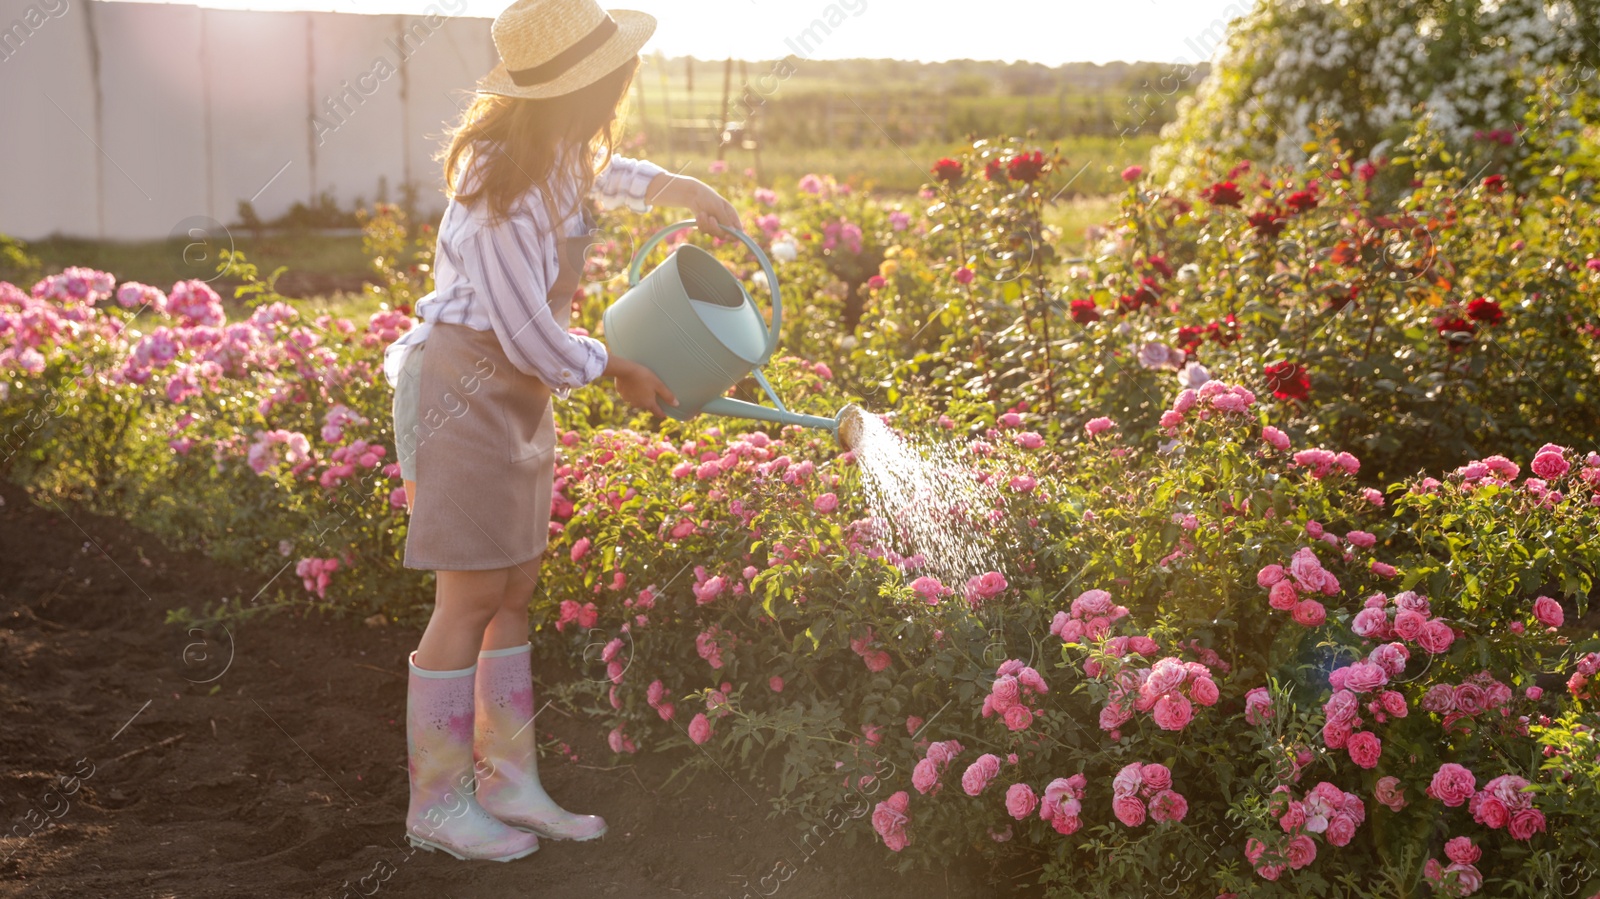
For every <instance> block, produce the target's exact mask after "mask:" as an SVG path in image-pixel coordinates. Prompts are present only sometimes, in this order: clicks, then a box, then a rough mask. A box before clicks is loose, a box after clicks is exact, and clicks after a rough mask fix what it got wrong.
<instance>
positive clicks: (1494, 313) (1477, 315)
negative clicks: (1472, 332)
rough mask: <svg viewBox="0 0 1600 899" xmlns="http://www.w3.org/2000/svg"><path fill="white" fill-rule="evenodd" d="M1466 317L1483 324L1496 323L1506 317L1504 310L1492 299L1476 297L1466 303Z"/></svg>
mask: <svg viewBox="0 0 1600 899" xmlns="http://www.w3.org/2000/svg"><path fill="white" fill-rule="evenodd" d="M1467 317H1468V318H1470V319H1473V320H1475V321H1480V322H1484V323H1485V324H1490V325H1498V324H1500V322H1501V321H1502V320H1503V319H1504V318H1505V317H1506V312H1505V310H1504V309H1501V308H1500V304H1499V303H1496V302H1495V301H1494V300H1491V299H1489V298H1488V297H1478V298H1477V299H1476V300H1473V301H1472V302H1470V303H1468V304H1467Z"/></svg>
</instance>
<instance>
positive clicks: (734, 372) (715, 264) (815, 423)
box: [603, 220, 860, 448]
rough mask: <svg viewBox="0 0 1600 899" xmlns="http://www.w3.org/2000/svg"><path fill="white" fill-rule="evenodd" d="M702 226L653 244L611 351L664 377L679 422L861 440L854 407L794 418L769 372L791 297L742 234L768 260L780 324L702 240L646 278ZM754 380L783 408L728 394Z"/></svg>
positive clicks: (669, 410) (608, 329) (611, 336)
mask: <svg viewBox="0 0 1600 899" xmlns="http://www.w3.org/2000/svg"><path fill="white" fill-rule="evenodd" d="M693 224H695V223H694V221H692V220H690V221H682V222H677V223H676V224H672V225H668V226H667V227H666V228H663V229H662V230H661V231H658V232H657V233H656V234H655V235H654V236H653V237H651V238H650V239H649V240H647V241H645V243H644V245H643V246H641V247H640V248H639V252H638V253H637V254H635V256H634V259H633V265H632V266H631V268H630V269H629V272H628V284H629V288H628V291H627V293H624V294H623V295H622V296H621V297H619V298H618V299H617V301H616V302H615V303H612V304H611V306H610V307H609V308H607V309H606V311H605V315H604V318H603V321H604V326H605V334H606V339H607V344H608V349H609V350H610V352H612V353H613V354H615V355H617V356H619V357H621V358H623V359H627V360H628V361H630V362H636V363H638V364H640V365H643V366H644V367H646V368H648V369H650V370H651V371H653V372H655V373H656V375H657V376H658V377H660V378H661V381H662V383H664V384H665V385H666V386H667V388H668V389H669V390H670V391H671V392H672V394H673V395H674V397H675V398H676V399H677V403H676V404H675V405H672V406H663V411H664V412H666V414H667V415H669V416H670V417H672V418H676V419H679V420H682V419H687V418H692V417H694V416H695V415H698V414H700V413H701V412H709V413H711V414H712V415H728V416H733V417H737V418H749V419H755V420H757V421H771V422H777V423H779V424H792V425H801V426H804V427H809V428H821V429H823V430H826V431H830V432H832V433H833V434H834V435H835V437H836V438H838V439H839V440H840V442H841V443H843V444H844V445H845V447H846V448H848V447H849V446H850V445H851V444H850V440H851V437H852V435H859V433H860V429H859V416H860V410H859V409H858V408H857V407H855V406H853V405H851V406H846V407H844V408H843V409H841V410H840V411H839V413H838V415H836V416H835V417H834V418H823V417H821V416H816V415H803V414H800V413H797V412H790V411H789V410H788V409H787V408H786V407H785V406H784V405H783V401H782V400H780V399H778V395H777V394H776V393H775V392H774V391H773V389H772V385H771V384H769V383H767V379H766V376H765V375H763V374H762V373H761V368H760V367H761V366H762V365H764V364H766V362H767V360H768V359H769V358H771V356H772V353H773V351H774V350H776V349H777V347H778V334H779V328H780V326H781V323H782V321H783V301H782V297H781V294H780V291H779V289H778V276H777V274H776V273H775V272H774V271H773V270H772V263H771V262H770V261H769V260H768V259H767V257H766V254H764V253H762V252H761V247H760V246H759V245H757V244H756V242H755V241H753V240H751V239H750V237H749V236H748V235H746V234H745V233H744V232H743V231H740V230H738V229H737V228H732V227H728V228H726V229H725V230H726V231H727V232H728V233H730V234H732V235H733V236H734V237H737V238H738V239H739V240H740V241H741V242H742V243H744V245H745V246H746V247H749V248H750V251H751V252H752V253H754V254H755V256H756V259H757V260H758V261H759V262H760V263H761V270H762V273H763V274H764V275H765V278H766V284H767V287H768V289H769V290H770V291H771V292H772V324H771V325H768V324H767V323H766V322H765V321H764V320H763V319H762V317H761V311H760V309H758V308H757V307H756V304H755V300H753V299H752V298H751V297H750V294H749V293H748V292H746V291H745V289H744V285H742V284H740V283H739V280H738V279H737V278H735V277H734V276H733V274H732V273H730V272H729V271H728V269H727V267H726V266H724V265H723V264H722V263H721V262H720V261H718V260H717V258H716V257H714V256H712V255H711V254H710V253H707V252H706V251H705V250H702V249H700V248H699V247H696V246H693V245H692V244H682V245H680V246H679V247H678V248H677V249H675V250H674V251H673V252H672V254H671V255H670V256H668V257H667V259H666V261H665V262H663V263H662V264H661V265H659V266H657V267H656V268H655V269H654V270H652V271H651V272H650V274H648V275H645V276H644V277H642V278H641V277H640V274H639V272H640V267H641V266H642V265H643V263H644V258H645V255H646V254H647V253H649V252H650V250H651V249H653V248H654V247H655V245H656V244H658V243H660V242H661V241H662V240H663V239H664V238H665V237H667V235H669V234H672V233H674V232H676V231H679V230H681V229H683V228H687V227H689V226H691V225H693ZM747 377H754V378H755V379H756V383H758V384H760V385H761V388H762V390H763V391H765V393H766V394H767V396H768V397H769V398H771V400H772V403H773V405H772V406H764V405H760V404H757V403H749V402H745V401H743V400H736V399H733V398H731V397H729V396H727V393H728V391H729V390H730V389H731V388H732V387H733V386H734V385H735V384H738V383H739V382H740V381H742V380H744V379H745V378H747Z"/></svg>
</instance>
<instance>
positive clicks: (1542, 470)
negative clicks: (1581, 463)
mask: <svg viewBox="0 0 1600 899" xmlns="http://www.w3.org/2000/svg"><path fill="white" fill-rule="evenodd" d="M1531 467H1532V468H1533V473H1534V474H1536V475H1538V476H1539V477H1541V478H1544V479H1545V480H1547V481H1553V480H1555V479H1556V478H1559V477H1561V476H1562V475H1564V474H1566V473H1567V472H1568V471H1569V470H1571V468H1572V466H1571V465H1570V464H1568V463H1567V460H1566V458H1565V457H1563V456H1562V454H1561V452H1560V450H1559V449H1558V450H1544V451H1542V452H1540V453H1539V454H1538V455H1537V456H1534V457H1533V465H1532V466H1531Z"/></svg>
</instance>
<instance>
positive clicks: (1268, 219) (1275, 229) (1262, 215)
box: [1250, 208, 1286, 240]
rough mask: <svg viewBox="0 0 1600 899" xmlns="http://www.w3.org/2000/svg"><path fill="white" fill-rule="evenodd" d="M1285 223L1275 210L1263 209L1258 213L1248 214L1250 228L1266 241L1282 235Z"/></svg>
mask: <svg viewBox="0 0 1600 899" xmlns="http://www.w3.org/2000/svg"><path fill="white" fill-rule="evenodd" d="M1285 224H1286V221H1285V219H1284V217H1283V216H1282V215H1280V214H1279V212H1278V210H1277V209H1276V208H1273V209H1263V210H1261V211H1260V212H1252V213H1250V227H1251V228H1253V229H1255V232H1256V233H1257V234H1259V235H1261V236H1262V237H1263V238H1266V239H1267V240H1271V239H1273V238H1274V237H1277V236H1278V235H1279V234H1282V233H1283V226H1284V225H1285Z"/></svg>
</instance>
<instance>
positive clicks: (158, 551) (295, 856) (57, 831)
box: [0, 484, 1016, 899]
mask: <svg viewBox="0 0 1600 899" xmlns="http://www.w3.org/2000/svg"><path fill="white" fill-rule="evenodd" d="M0 496H3V498H4V500H5V505H4V507H3V508H0V546H3V547H4V549H5V553H6V556H7V559H8V562H7V578H6V582H5V584H4V585H3V587H0V647H3V648H0V720H4V721H5V727H4V728H0V758H3V759H4V760H5V761H4V763H3V764H0V813H3V815H4V820H5V822H6V824H7V834H8V836H6V837H5V838H3V839H0V881H3V883H0V896H3V897H12V896H29V897H56V896H60V897H66V896H100V897H109V896H149V895H157V896H205V897H207V899H232V897H250V899H276V897H285V899H287V897H296V899H299V897H307V899H309V897H316V899H330V897H342V896H344V895H346V893H345V890H346V889H347V888H348V889H351V890H352V892H350V893H349V895H352V896H354V895H359V894H360V893H362V892H366V893H369V894H373V895H376V894H377V893H376V889H381V890H382V895H385V896H427V897H439V896H455V897H458V899H460V897H467V896H510V895H528V894H536V895H540V896H550V897H561V896H719V897H720V896H736V897H737V896H741V895H744V893H745V891H746V885H748V890H749V891H750V892H751V893H752V894H754V893H756V892H762V891H763V890H762V888H761V883H760V879H761V878H762V877H767V878H769V880H768V881H767V885H766V888H765V890H764V891H765V892H767V893H769V894H772V890H773V889H774V887H781V889H782V891H783V895H784V896H830V897H832V896H857V897H865V896H873V895H880V896H884V895H906V894H911V893H915V894H917V895H921V896H927V897H937V896H962V897H971V896H979V897H981V896H989V895H1000V894H1001V893H1002V892H1003V893H1004V894H1005V895H1015V894H1016V890H1015V889H1014V888H1012V887H1011V886H1010V885H1009V884H1008V885H1006V886H1005V888H1004V889H1003V890H1001V889H998V888H995V887H990V886H985V885H984V878H983V876H982V875H981V873H980V872H978V871H976V870H972V869H970V868H961V867H952V868H951V869H949V870H946V871H942V872H939V873H937V874H927V875H920V876H905V875H898V874H893V873H891V871H890V870H889V867H888V865H886V864H885V861H886V860H885V859H884V857H883V854H882V852H881V850H879V849H877V848H876V847H874V846H872V845H870V843H869V842H868V841H866V840H861V841H859V843H858V844H857V845H856V846H855V847H854V848H847V847H846V846H845V845H844V844H843V841H842V839H840V838H834V839H831V840H825V841H823V842H822V843H821V844H820V845H819V844H818V843H817V841H816V840H815V839H813V840H812V841H811V846H812V847H815V848H814V849H813V851H812V853H811V855H810V858H809V861H806V860H804V859H805V850H803V849H801V848H797V844H799V843H801V841H802V837H803V835H804V829H803V828H802V826H801V825H800V824H799V823H798V822H797V821H794V820H790V819H789V818H786V817H780V818H777V819H774V820H767V812H766V802H767V797H766V796H765V795H764V792H763V791H762V790H761V789H760V788H759V787H758V786H757V785H755V784H754V783H749V782H737V783H736V782H734V781H733V780H730V779H729V778H726V777H720V776H713V777H700V778H697V779H695V781H694V790H693V792H692V794H690V795H687V796H685V795H677V794H676V791H677V790H678V788H679V787H680V786H681V785H682V784H683V783H684V779H683V778H681V777H680V778H678V779H677V780H674V781H672V782H671V783H670V784H669V783H668V782H667V781H668V778H669V776H670V775H671V773H672V771H673V770H674V769H675V768H676V767H678V765H680V764H681V763H682V762H683V758H682V757H681V755H679V754H674V753H661V752H657V753H648V754H644V755H640V756H635V757H631V758H629V759H627V760H626V761H624V762H623V763H621V764H617V765H613V764H612V763H611V761H610V759H611V754H610V753H609V752H608V751H607V750H606V747H605V745H604V739H603V734H602V732H601V731H600V730H599V729H598V728H597V727H595V726H594V725H593V724H585V723H584V722H582V721H579V720H576V719H574V718H573V717H572V716H571V715H570V714H569V713H568V712H566V711H563V710H560V709H558V708H557V707H556V706H551V707H550V708H549V709H547V710H546V711H545V712H544V713H543V715H542V717H541V718H540V719H539V720H540V722H541V724H542V726H545V727H547V728H548V730H547V731H546V732H545V734H544V737H545V738H546V739H551V738H553V739H558V740H561V741H565V742H566V743H567V744H569V745H570V746H571V747H572V748H573V750H574V751H575V752H576V754H577V758H578V761H576V762H573V761H571V760H569V759H563V758H561V757H560V756H559V755H558V754H557V753H556V752H554V751H550V750H548V749H547V751H546V752H545V754H544V755H543V764H544V771H545V782H546V785H547V786H548V787H549V789H550V791H551V792H552V793H553V794H554V795H556V796H557V797H558V798H560V799H562V800H564V801H569V802H570V803H571V804H572V805H573V806H574V807H577V808H581V809H582V810H584V811H594V812H597V813H599V814H601V815H604V816H605V817H606V819H607V820H608V821H609V822H610V825H611V832H610V833H609V834H608V835H607V836H606V837H605V838H603V839H601V840H600V841H598V842H596V843H590V844H574V843H559V842H554V841H546V842H545V843H543V844H542V845H541V847H540V851H539V852H538V853H537V854H535V855H534V856H532V857H531V858H529V859H526V860H522V861H518V862H514V863H511V864H505V865H497V864H489V863H464V862H459V861H456V860H454V859H448V858H444V857H442V856H438V855H435V854H430V853H422V852H418V853H415V854H412V853H411V852H410V851H409V848H408V847H407V846H406V845H405V843H404V840H403V834H404V825H403V821H404V817H405V804H406V796H407V784H406V778H405V768H404V760H405V734H404V730H403V724H404V718H403V715H402V711H403V709H404V707H405V680H404V678H403V676H402V675H403V674H404V672H405V657H406V653H407V652H408V651H409V650H410V649H411V648H413V647H414V646H415V644H416V640H417V637H418V632H417V631H415V630H413V629H408V628H397V627H382V628H373V627H363V626H362V625H360V624H359V623H351V624H329V623H328V622H324V621H321V620H309V619H307V618H303V617H294V616H289V615H278V616H274V617H273V618H271V619H270V620H267V621H261V622H249V623H245V624H242V625H241V624H234V625H232V626H231V631H232V634H233V636H234V638H235V641H234V644H235V650H234V652H233V654H232V656H231V664H226V667H224V666H225V662H226V661H227V660H228V658H229V654H228V651H227V645H226V643H227V640H226V636H225V635H221V634H220V632H219V635H218V639H217V640H215V641H209V642H208V641H207V640H206V639H205V638H204V637H203V636H200V635H186V634H184V633H183V632H182V629H180V628H174V627H168V626H164V625H163V617H164V615H165V613H166V611H167V610H168V609H169V608H176V607H181V606H188V607H191V608H192V607H198V606H199V605H200V604H201V603H202V602H204V601H207V600H214V599H216V598H218V597H220V596H241V595H242V596H243V597H244V598H248V597H249V596H250V594H251V593H254V592H255V591H256V590H258V589H259V588H260V586H261V585H260V580H261V578H260V577H258V576H256V575H254V574H252V573H248V572H244V571H241V570H235V569H230V568H226V567H222V566H218V565H216V564H214V563H212V562H210V561H208V560H205V559H204V558H202V557H199V556H197V555H193V554H186V553H179V552H173V551H169V550H168V549H166V548H164V547H163V545H162V543H161V541H160V540H157V539H155V538H152V537H149V536H148V535H146V534H144V533H142V532H140V531H138V530H136V529H133V528H130V527H128V526H127V525H125V524H123V523H121V522H118V521H116V520H114V519H108V518H103V517H99V516H95V515H93V514H91V513H88V512H85V511H82V510H80V509H77V508H75V507H56V506H53V505H52V504H50V503H49V502H46V503H45V504H43V505H35V504H34V503H32V502H31V501H30V500H29V498H28V497H27V495H26V494H25V493H24V492H23V491H22V490H21V489H19V488H17V487H16V486H14V485H11V484H3V485H0ZM69 516H70V517H69ZM97 547H98V548H97ZM102 550H103V551H102ZM197 642H198V643H205V644H206V645H204V646H203V647H199V648H189V649H188V654H187V655H185V650H186V647H190V646H191V644H194V643H197ZM202 656H207V657H205V658H202ZM569 676H570V674H569V673H568V672H565V671H561V670H559V669H558V668H557V667H555V666H552V665H551V664H549V663H548V662H546V663H541V664H540V667H539V668H538V669H537V670H536V672H535V678H536V680H537V681H538V682H539V683H540V684H544V683H550V682H553V681H555V680H559V679H561V678H564V677H569ZM212 678H215V679H214V680H213V679H212ZM200 681H210V682H209V683H197V682H200ZM58 776H67V777H68V778H71V777H73V776H76V777H77V778H78V783H77V789H76V791H75V792H72V793H70V794H68V793H67V792H66V790H67V789H69V787H59V786H58V785H57V782H56V780H55V779H56V778H57V777H58ZM35 810H36V812H37V813H36V814H35V815H34V816H33V818H32V820H34V821H36V822H37V821H38V820H40V819H41V818H43V819H44V820H48V821H49V822H50V823H49V824H48V825H47V826H46V827H44V829H41V830H40V831H39V832H37V833H34V834H32V835H31V836H25V837H15V836H11V835H10V834H12V833H23V834H26V833H28V832H29V826H28V824H27V823H25V822H26V821H27V820H29V817H28V816H29V812H30V811H35ZM846 827H849V828H858V829H860V830H862V831H863V833H865V832H867V831H869V830H870V827H871V825H870V824H869V823H868V821H867V820H866V818H865V817H862V818H860V819H857V820H852V821H849V822H848V823H847V824H846ZM19 828H20V829H19ZM785 861H787V862H789V863H790V864H792V865H793V866H794V870H793V872H792V873H790V874H789V875H788V876H787V877H783V876H782V874H781V873H779V874H775V873H774V872H775V870H776V866H778V865H779V864H780V863H782V862H785ZM362 878H368V879H367V881H366V883H365V885H364V886H363V885H362V884H361V883H360V881H361V879H362ZM779 878H781V879H779ZM741 879H742V880H741Z"/></svg>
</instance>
